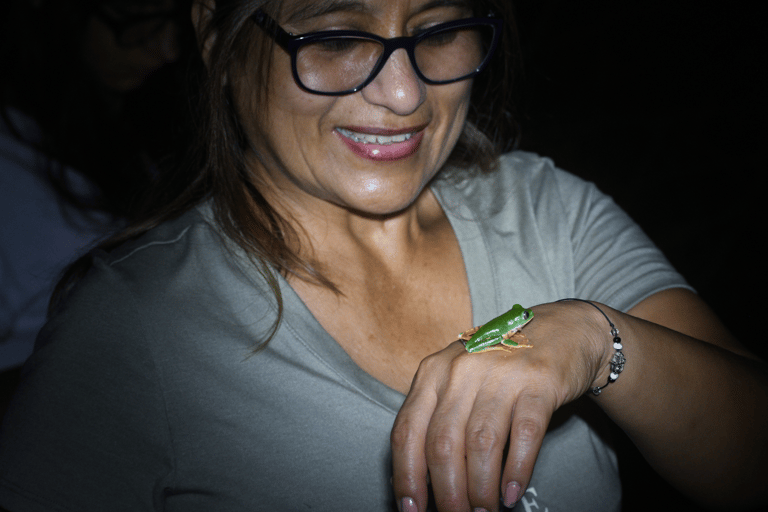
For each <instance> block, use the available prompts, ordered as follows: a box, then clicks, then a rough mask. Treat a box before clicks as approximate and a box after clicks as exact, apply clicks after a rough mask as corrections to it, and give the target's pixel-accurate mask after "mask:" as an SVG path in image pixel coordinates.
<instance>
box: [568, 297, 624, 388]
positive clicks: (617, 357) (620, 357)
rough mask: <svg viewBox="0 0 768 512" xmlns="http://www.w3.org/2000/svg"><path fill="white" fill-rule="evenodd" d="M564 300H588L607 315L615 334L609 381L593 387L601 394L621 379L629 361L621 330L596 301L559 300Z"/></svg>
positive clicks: (612, 331) (612, 334)
mask: <svg viewBox="0 0 768 512" xmlns="http://www.w3.org/2000/svg"><path fill="white" fill-rule="evenodd" d="M564 300H577V301H579V302H586V303H587V304H589V305H590V306H592V307H593V308H595V309H597V310H598V311H599V312H600V313H602V315H603V316H604V317H605V319H606V320H607V321H608V325H610V326H611V336H613V350H614V351H615V352H614V353H613V356H611V362H610V365H611V373H610V375H608V382H606V383H605V384H603V385H602V386H595V387H593V388H592V394H593V395H595V396H599V395H600V393H602V391H603V389H604V388H605V387H606V386H607V385H608V384H610V383H612V382H616V381H617V380H618V379H619V375H620V374H621V372H623V371H624V365H625V364H626V362H627V358H626V356H625V355H624V352H622V350H623V349H624V345H623V344H622V343H621V338H619V330H618V329H617V328H616V326H615V325H613V322H611V319H610V318H608V315H606V314H605V312H603V310H602V309H600V308H599V307H597V305H595V304H594V303H592V302H590V301H588V300H584V299H576V298H570V299H560V300H559V301H557V302H562V301H564Z"/></svg>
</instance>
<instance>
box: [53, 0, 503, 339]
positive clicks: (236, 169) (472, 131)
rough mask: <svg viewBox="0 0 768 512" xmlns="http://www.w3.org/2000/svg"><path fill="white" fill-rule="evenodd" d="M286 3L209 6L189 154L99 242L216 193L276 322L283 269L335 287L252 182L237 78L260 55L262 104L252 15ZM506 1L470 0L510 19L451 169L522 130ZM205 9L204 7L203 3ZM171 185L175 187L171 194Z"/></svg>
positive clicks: (83, 264)
mask: <svg viewBox="0 0 768 512" xmlns="http://www.w3.org/2000/svg"><path fill="white" fill-rule="evenodd" d="M280 4H281V2H279V1H276V0H267V1H252V0H218V1H217V2H216V4H215V8H214V9H212V10H207V11H204V13H203V16H204V18H205V19H206V24H205V27H204V29H203V30H202V31H200V32H201V33H200V34H199V35H198V39H199V41H201V42H202V43H201V47H204V48H205V50H204V51H206V52H207V58H206V60H207V62H208V66H207V67H206V66H205V65H204V64H203V62H202V59H199V61H198V62H197V66H196V69H195V72H196V77H197V79H196V80H195V81H194V82H193V83H196V90H194V91H192V92H191V93H190V94H191V95H192V97H193V98H194V100H195V104H196V108H197V110H196V112H195V114H194V119H195V138H194V140H193V141H191V143H190V144H189V145H188V146H187V147H186V148H183V149H185V155H186V158H185V160H184V163H183V164H182V165H181V166H180V167H179V168H178V169H177V171H176V172H175V173H174V174H173V175H169V178H170V181H169V183H167V184H166V185H164V186H160V187H158V193H157V194H155V196H154V199H153V201H152V203H154V210H153V213H152V214H151V215H149V216H147V217H146V218H145V219H144V220H142V221H141V222H137V223H135V224H133V225H132V226H130V227H129V228H128V229H126V230H125V231H123V232H122V233H120V234H119V235H117V236H115V237H113V238H111V239H110V240H108V241H106V242H105V243H104V244H102V246H101V248H102V249H106V250H109V249H110V248H113V247H115V246H117V245H119V244H120V243H122V242H124V241H126V240H129V239H132V238H135V237H137V236H140V235H141V234H143V233H145V232H146V231H148V230H149V229H151V228H153V227H154V226H157V225H158V224H160V223H162V222H164V221H167V220H170V219H172V218H174V217H177V216H178V215H181V214H182V213H184V212H186V211H188V210H189V209H191V208H193V207H194V206H195V205H197V204H199V203H201V202H203V201H205V200H211V204H212V206H213V209H214V212H215V216H216V221H217V222H218V224H219V226H220V227H221V229H222V230H223V232H224V233H225V234H226V236H228V237H229V238H230V239H232V240H233V241H234V242H235V243H236V244H237V245H239V246H240V247H241V248H243V249H244V250H245V251H246V252H247V253H248V254H249V255H250V256H251V259H252V261H253V262H254V264H255V265H256V266H257V268H258V269H259V271H260V273H261V274H262V275H263V276H264V278H265V279H266V280H267V282H268V283H269V284H270V286H271V288H272V290H273V292H274V295H275V299H276V302H277V306H278V312H279V313H278V321H279V317H280V314H281V311H282V300H281V297H280V291H279V287H278V283H277V273H280V274H282V275H284V276H285V275H288V274H293V275H296V276H298V277H300V278H302V279H306V280H309V281H312V282H315V283H319V284H322V285H325V286H328V287H330V288H332V289H335V287H334V286H333V284H332V283H330V282H329V281H328V280H327V279H325V278H324V277H323V275H322V273H321V272H320V271H318V270H317V269H315V268H314V267H313V266H312V264H311V263H310V262H307V261H304V260H303V259H302V258H300V257H299V256H298V254H297V253H296V252H295V251H293V250H291V249H290V248H289V246H290V245H291V244H292V243H295V242H296V241H297V236H296V233H295V231H294V230H293V229H292V228H291V226H289V224H288V222H286V220H285V219H283V218H281V217H280V216H279V215H278V214H277V213H276V211H275V210H274V209H273V208H272V207H271V206H270V204H269V203H268V202H267V201H266V199H265V198H264V196H263V195H262V194H261V192H260V191H259V187H258V184H256V185H254V183H253V180H254V179H256V180H257V179H258V177H256V178H254V177H253V176H252V175H250V174H249V169H248V168H247V167H246V163H245V148H246V145H247V141H246V140H245V137H244V135H243V130H242V127H241V125H240V122H239V121H238V115H237V112H235V110H234V102H233V94H232V90H231V86H230V84H231V82H232V81H231V80H230V79H231V78H232V77H237V76H240V75H241V74H242V72H243V70H244V68H245V67H246V64H247V63H249V62H250V63H256V65H255V66H253V65H252V66H250V69H249V73H250V75H249V80H250V81H251V83H253V84H256V86H257V87H259V89H258V90H257V91H256V92H257V94H256V102H257V108H258V104H263V102H264V101H266V100H267V98H268V93H269V91H267V90H266V87H267V86H266V84H267V80H266V77H267V76H268V73H269V68H270V56H271V54H272V50H273V46H272V41H271V39H269V38H268V37H266V36H265V35H264V34H263V33H262V31H261V30H260V29H259V28H258V27H256V25H255V24H254V23H253V22H252V21H251V20H250V16H251V15H252V14H253V13H254V12H255V11H256V10H257V9H258V8H263V9H264V10H265V11H267V12H268V13H269V14H270V15H272V16H273V17H275V18H276V19H279V10H280V9H279V8H280ZM508 4H509V2H508V1H506V0H478V1H473V2H471V5H472V6H473V8H474V11H475V14H476V15H478V16H485V15H487V14H488V13H489V12H493V13H494V14H496V15H498V16H500V17H502V18H503V19H504V20H505V22H506V26H505V31H504V34H503V37H502V42H501V44H500V47H499V48H498V50H497V52H496V53H495V55H494V57H493V59H492V62H491V63H490V65H489V67H488V68H487V69H486V70H485V71H484V72H483V73H482V74H481V75H479V76H478V77H476V78H475V83H474V86H473V92H472V101H471V107H470V111H469V113H468V120H467V123H466V126H465V128H464V131H463V133H462V135H461V137H460V138H459V141H458V143H457V145H456V148H455V149H454V151H453V152H452V154H451V156H450V158H449V160H448V163H447V164H446V168H448V167H451V168H454V169H471V168H475V169H479V170H480V171H481V172H482V171H490V170H492V169H493V167H494V165H495V161H496V159H497V157H498V155H499V153H500V152H502V151H505V150H508V149H510V148H511V147H512V146H513V145H514V143H515V140H516V135H517V130H516V126H515V124H514V120H513V116H512V114H511V110H510V108H511V102H510V92H511V89H512V87H511V84H512V66H513V65H514V62H515V60H514V58H513V57H514V53H515V51H516V50H515V48H516V35H515V31H514V29H513V25H512V13H511V8H510V6H509V5H508ZM202 9H206V8H205V6H202ZM253 68H255V70H254V69H253ZM257 111H258V110H257ZM168 190H170V191H172V192H171V193H170V194H169V193H166V191H168ZM176 191H178V192H176ZM89 265H90V262H89V261H88V260H87V259H85V260H81V261H80V262H78V263H77V264H76V265H75V266H74V267H72V268H71V269H70V271H69V275H68V276H67V277H66V278H65V279H63V280H62V282H61V283H60V284H59V287H58V290H57V293H56V294H55V295H54V298H53V299H52V303H51V304H52V307H55V306H56V304H57V303H58V302H59V300H60V299H61V298H62V297H63V295H64V292H66V290H67V289H68V288H70V287H71V285H72V284H73V283H74V282H76V281H77V276H79V275H82V273H83V272H84V271H85V270H87V267H88V266H89ZM277 323H278V322H275V324H274V325H273V330H272V332H274V330H275V329H276V328H277ZM267 339H269V337H268V338H267Z"/></svg>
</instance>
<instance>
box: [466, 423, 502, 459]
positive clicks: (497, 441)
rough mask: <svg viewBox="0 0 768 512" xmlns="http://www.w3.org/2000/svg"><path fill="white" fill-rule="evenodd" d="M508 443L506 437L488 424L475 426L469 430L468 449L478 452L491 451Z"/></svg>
mask: <svg viewBox="0 0 768 512" xmlns="http://www.w3.org/2000/svg"><path fill="white" fill-rule="evenodd" d="M503 443H506V438H504V439H502V436H501V435H500V434H499V433H498V432H497V431H496V429H494V428H491V427H490V426H488V425H483V426H481V427H479V428H473V429H470V430H468V431H467V451H468V452H476V453H490V452H493V451H494V450H496V449H498V448H499V447H500V446H502V444H503Z"/></svg>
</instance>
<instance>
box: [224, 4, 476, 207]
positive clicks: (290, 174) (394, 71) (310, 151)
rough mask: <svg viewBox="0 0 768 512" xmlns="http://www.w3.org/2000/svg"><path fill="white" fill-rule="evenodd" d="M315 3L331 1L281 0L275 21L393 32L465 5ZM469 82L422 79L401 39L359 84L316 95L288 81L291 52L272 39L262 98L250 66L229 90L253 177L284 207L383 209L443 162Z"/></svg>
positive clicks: (453, 13)
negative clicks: (258, 100)
mask: <svg viewBox="0 0 768 512" xmlns="http://www.w3.org/2000/svg"><path fill="white" fill-rule="evenodd" d="M436 4H437V5H438V6H435V5H436ZM440 4H442V5H440ZM322 5H323V7H328V6H329V5H330V6H331V7H332V8H331V9H324V10H323V11H324V13H317V12H316V11H317V10H318V8H317V6H316V3H313V2H308V1H299V0H289V1H287V2H285V3H284V8H283V15H282V16H281V17H280V19H279V20H278V22H279V24H280V25H281V26H282V27H283V28H284V29H285V30H286V31H288V32H290V33H292V34H303V33H307V32H315V31H320V30H334V29H353V30H361V31H366V32H371V33H374V34H377V35H379V36H382V37H386V38H392V37H398V36H405V35H413V34H414V33H417V32H418V31H419V30H423V29H425V28H429V27H430V26H432V25H436V24H439V23H443V22H446V21H451V20H455V19H460V18H465V17H468V16H471V14H472V13H471V10H469V9H467V8H465V7H461V6H460V5H461V3H460V2H440V3H436V2H431V1H430V0H410V1H409V0H394V1H393V0H355V1H352V2H350V1H344V2H337V3H333V2H323V3H322ZM257 30H260V29H257ZM450 58H451V56H450V55H446V59H450ZM471 85H472V84H471V80H464V81H461V82H456V83H453V84H447V85H437V86H432V85H426V84H424V83H423V82H422V81H421V80H420V79H419V78H418V77H417V76H416V74H415V73H414V70H413V68H412V66H411V62H410V60H409V58H408V56H407V54H406V52H405V50H403V49H399V50H397V51H395V52H394V53H393V54H392V55H391V57H390V58H389V60H388V61H387V63H386V65H385V66H384V68H383V69H382V71H381V72H380V73H379V74H378V76H377V77H376V79H375V80H374V81H373V82H372V83H370V84H369V85H367V86H366V87H365V88H363V89H362V90H361V91H359V92H357V93H353V94H349V95H345V96H320V95H316V94H312V93H309V92H306V91H305V90H303V89H301V88H300V87H299V86H298V85H297V84H296V82H295V81H294V78H293V76H292V72H291V60H290V56H289V55H288V53H287V52H285V51H284V50H283V49H282V48H280V47H278V46H277V45H275V48H274V50H273V63H272V68H271V73H270V76H269V89H268V95H267V97H266V104H265V105H264V106H263V107H262V109H257V108H255V107H253V106H252V105H254V104H255V101H253V98H254V97H255V95H256V87H255V85H254V84H253V83H251V82H249V74H248V73H245V74H244V76H243V77H242V78H241V79H240V80H239V81H238V83H237V87H236V98H237V107H238V112H239V115H240V118H241V120H242V122H243V126H244V128H245V131H246V135H247V136H248V139H249V141H250V143H251V145H252V146H253V148H254V150H255V152H254V151H251V152H249V158H250V162H251V164H252V166H253V169H252V170H253V172H254V173H257V174H259V175H260V176H261V177H262V178H263V179H259V180H257V182H258V183H260V186H261V187H262V188H264V187H266V190H264V192H265V194H266V195H267V197H270V196H272V197H274V195H272V194H276V196H277V198H278V199H279V200H280V201H281V202H282V203H283V204H286V205H287V206H288V208H289V209H295V208H299V209H305V210H308V211H317V210H315V208H317V207H321V208H324V207H327V206H328V205H333V206H341V207H343V208H345V209H347V210H352V211H355V212H359V213H363V214H367V215H387V214H392V213H396V212H398V211H401V210H403V209H405V208H407V207H408V206H410V205H411V204H413V202H414V201H415V199H416V198H417V197H418V196H419V194H420V193H421V191H422V190H423V188H424V187H425V185H426V184H427V183H428V182H429V181H430V180H431V179H432V177H433V176H434V175H435V174H436V173H437V172H438V171H439V170H440V168H441V167H442V165H443V164H444V163H445V161H446V159H447V158H448V156H449V154H450V153H451V151H452V149H453V147H454V145H455V143H456V141H457V139H458V137H459V135H460V133H461V131H462V128H463V124H464V120H465V118H466V112H467V108H468V104H469V97H470V89H471ZM375 137H383V139H375ZM406 137H409V138H408V139H407V140H403V141H399V140H401V139H405V138H406ZM371 140H375V141H376V143H368V142H369V141H371ZM381 142H385V144H381ZM256 152H257V153H258V155H259V158H257V157H256Z"/></svg>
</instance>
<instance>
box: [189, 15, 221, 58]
mask: <svg viewBox="0 0 768 512" xmlns="http://www.w3.org/2000/svg"><path fill="white" fill-rule="evenodd" d="M215 10H216V2H215V0H194V2H193V3H192V26H193V27H195V36H196V37H197V46H198V48H199V49H200V53H201V55H202V57H203V62H204V63H205V65H206V67H207V66H208V54H209V53H210V51H211V48H212V47H213V44H214V43H215V42H216V33H215V32H213V31H211V30H209V29H208V26H209V24H210V22H211V18H212V17H213V12H214V11H215Z"/></svg>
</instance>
